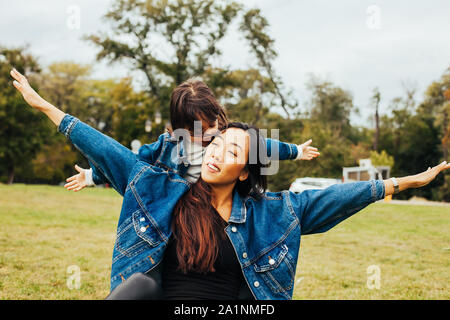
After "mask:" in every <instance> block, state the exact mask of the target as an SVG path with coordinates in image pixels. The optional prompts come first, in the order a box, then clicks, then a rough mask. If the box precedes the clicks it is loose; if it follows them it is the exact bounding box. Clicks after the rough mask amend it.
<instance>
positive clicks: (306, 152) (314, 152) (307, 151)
mask: <svg viewBox="0 0 450 320" xmlns="http://www.w3.org/2000/svg"><path fill="white" fill-rule="evenodd" d="M311 143H312V140H311V139H309V140H308V141H306V142H305V143H303V144H300V145H298V148H299V149H301V150H302V156H301V157H300V160H311V159H313V158H316V157H318V156H319V155H320V153H319V152H318V149H317V148H314V147H310V146H309V145H310V144H311Z"/></svg>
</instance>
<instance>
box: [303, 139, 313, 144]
mask: <svg viewBox="0 0 450 320" xmlns="http://www.w3.org/2000/svg"><path fill="white" fill-rule="evenodd" d="M311 143H312V139H309V140H308V141H306V142H305V143H303V144H302V146H309V145H310V144H311Z"/></svg>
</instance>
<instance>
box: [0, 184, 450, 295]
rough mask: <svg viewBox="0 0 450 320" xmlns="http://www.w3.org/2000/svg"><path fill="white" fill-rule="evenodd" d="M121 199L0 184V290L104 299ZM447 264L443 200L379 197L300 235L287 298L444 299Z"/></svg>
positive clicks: (449, 289)
mask: <svg viewBox="0 0 450 320" xmlns="http://www.w3.org/2000/svg"><path fill="white" fill-rule="evenodd" d="M121 202H122V198H121V197H120V196H119V195H118V194H116V193H115V191H113V190H112V189H101V188H89V189H85V190H83V191H81V192H78V193H74V192H69V191H66V190H65V189H64V188H63V187H55V186H32V185H22V184H16V185H12V186H6V185H2V184H0V225H1V226H0V299H103V298H104V297H105V296H106V295H107V294H108V292H109V273H110V267H111V254H112V248H113V245H114V237H115V229H116V224H117V219H118V216H119V213H120V207H121ZM72 265H75V266H78V267H79V268H80V270H81V278H80V280H81V281H80V284H81V286H80V288H79V289H69V287H68V286H67V284H66V281H67V279H68V277H70V275H71V273H69V272H68V267H69V266H72ZM371 265H376V266H377V267H378V268H379V270H380V288H379V289H376V288H375V289H369V288H368V287H367V279H368V276H370V275H368V273H367V268H368V267H369V266H371ZM449 271H450V207H429V206H404V205H393V204H384V203H381V204H378V203H377V204H373V205H371V206H369V207H368V208H366V209H365V210H363V211H361V212H360V213H358V214H356V215H355V216H353V217H352V218H350V219H348V220H346V221H344V222H343V223H341V224H339V225H338V226H336V227H335V228H333V229H332V230H330V231H328V232H327V233H324V234H318V235H309V236H304V237H302V244H301V249H300V258H299V263H298V266H297V275H296V283H297V284H296V286H295V290H294V299H450V272H449Z"/></svg>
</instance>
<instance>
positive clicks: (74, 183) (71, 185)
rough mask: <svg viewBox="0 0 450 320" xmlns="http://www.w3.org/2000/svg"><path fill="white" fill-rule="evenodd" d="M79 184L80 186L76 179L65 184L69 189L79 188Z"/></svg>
mask: <svg viewBox="0 0 450 320" xmlns="http://www.w3.org/2000/svg"><path fill="white" fill-rule="evenodd" d="M78 186H79V184H78V181H76V180H75V181H72V182H69V183H66V184H65V185H64V188H66V189H67V190H72V189H74V188H77V187H78Z"/></svg>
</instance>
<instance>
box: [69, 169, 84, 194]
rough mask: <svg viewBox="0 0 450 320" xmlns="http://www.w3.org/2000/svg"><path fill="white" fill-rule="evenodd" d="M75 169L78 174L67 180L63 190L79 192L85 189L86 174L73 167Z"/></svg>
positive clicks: (82, 170)
mask: <svg viewBox="0 0 450 320" xmlns="http://www.w3.org/2000/svg"><path fill="white" fill-rule="evenodd" d="M75 169H76V170H77V171H78V172H79V173H78V174H76V175H73V176H71V177H70V178H67V179H66V181H67V182H68V183H66V184H65V185H64V188H66V189H67V190H73V191H75V192H76V191H80V190H82V189H84V188H85V187H86V174H85V173H84V171H85V169H83V168H81V167H79V166H78V165H75Z"/></svg>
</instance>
